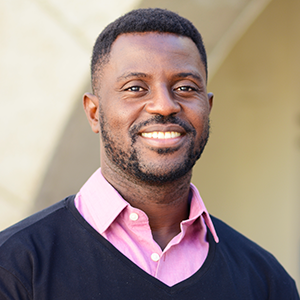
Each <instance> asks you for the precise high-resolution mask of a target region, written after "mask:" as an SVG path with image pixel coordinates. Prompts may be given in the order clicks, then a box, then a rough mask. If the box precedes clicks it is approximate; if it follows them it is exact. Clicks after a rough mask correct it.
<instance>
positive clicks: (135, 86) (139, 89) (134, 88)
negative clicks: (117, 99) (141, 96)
mask: <svg viewBox="0 0 300 300" xmlns="http://www.w3.org/2000/svg"><path fill="white" fill-rule="evenodd" d="M144 90H145V89H144V88H142V87H141V86H138V85H134V86H131V87H129V88H127V89H125V91H129V92H143V91H144Z"/></svg>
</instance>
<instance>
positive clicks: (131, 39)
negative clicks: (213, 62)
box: [104, 32, 206, 81]
mask: <svg viewBox="0 0 300 300" xmlns="http://www.w3.org/2000/svg"><path fill="white" fill-rule="evenodd" d="M159 69H169V70H174V72H176V71H185V69H186V71H197V72H200V73H201V76H202V77H203V79H204V81H206V74H205V67H204V64H203V62H202V60H201V57H200V53H199V51H198V48H197V47H196V45H195V43H194V42H193V41H192V40H191V39H190V38H188V37H184V36H178V35H176V34H170V33H155V32H147V33H128V34H122V35H120V36H118V38H117V39H116V40H115V41H114V43H113V44H112V48H111V52H110V54H109V61H108V63H107V64H106V66H104V72H105V73H106V71H107V72H115V73H122V72H126V71H143V72H145V71H149V72H152V71H155V70H157V71H158V70H159Z"/></svg>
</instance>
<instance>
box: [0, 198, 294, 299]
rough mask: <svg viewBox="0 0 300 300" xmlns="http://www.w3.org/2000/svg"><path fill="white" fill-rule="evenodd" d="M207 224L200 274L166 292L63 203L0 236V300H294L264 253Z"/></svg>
mask: <svg viewBox="0 0 300 300" xmlns="http://www.w3.org/2000/svg"><path fill="white" fill-rule="evenodd" d="M212 220H213V223H214V225H215V228H216V230H217V232H218V236H219V238H220V242H219V243H218V244H216V243H215V241H214V239H213V237H212V235H211V233H210V232H208V241H209V253H208V255H207V258H206V260H205V262H204V264H203V265H202V267H201V268H200V269H199V270H198V271H197V272H196V273H195V274H193V275H192V276H191V277H189V278H187V279H186V280H184V281H182V282H179V283H178V284H176V285H174V286H172V287H169V286H167V285H166V284H164V283H162V282H161V281H159V280H158V279H156V278H154V277H153V276H151V275H149V274H148V273H146V272H145V271H143V270H142V269H140V268H139V267H138V266H137V265H135V264H134V263H133V262H132V261H131V260H129V259H128V258H127V257H126V256H124V255H123V254H122V253H121V252H120V251H118V250H117V249H116V248H115V247H114V246H113V245H112V244H111V243H109V242H108V241H107V240H106V239H105V238H103V237H102V236H101V235H100V234H99V233H98V232H97V231H96V230H94V229H93V228H92V227H91V226H90V225H89V224H88V223H87V222H86V221H85V220H84V218H83V217H82V216H81V215H80V213H79V212H78V211H77V209H76V208H75V206H74V196H71V197H68V198H66V199H65V200H63V201H61V202H59V203H57V204H55V205H53V206H51V207H49V208H47V209H45V210H43V211H41V212H39V213H37V214H35V215H33V216H31V217H29V218H27V219H25V220H23V221H21V222H20V223H18V224H16V225H14V226H12V227H10V228H8V229H6V230H4V231H3V232H1V233H0V299H1V300H2V299H5V300H13V299H14V300H16V299H18V300H24V299H31V300H33V299H37V300H47V299H51V300H68V299H70V300H77V299H78V300H79V299H80V300H82V299H84V300H89V299H131V300H132V299H143V300H148V299H153V300H160V299H174V300H175V299H189V300H192V299H203V300H204V299H206V300H212V299H222V300H224V299H230V300H241V299H243V300H247V299H249V300H250V299H251V300H260V299H264V300H266V299H269V300H283V299H284V300H288V299H289V300H298V299H299V296H298V293H297V290H296V287H295V283H294V281H293V280H292V278H291V277H290V276H289V275H288V274H287V273H286V271H285V270H284V269H283V267H282V266H281V265H280V264H279V263H278V262H277V260H276V259H275V258H274V257H273V256H272V255H271V254H270V253H268V252H267V251H265V250H263V249H262V248H261V247H259V246H258V245H256V244H255V243H253V242H251V241H250V240H248V239H247V238H245V237H244V236H243V235H241V234H239V233H238V232H236V231H235V230H233V229H232V228H230V227H229V226H228V225H226V224H225V223H223V222H222V221H220V220H218V219H216V218H214V217H212Z"/></svg>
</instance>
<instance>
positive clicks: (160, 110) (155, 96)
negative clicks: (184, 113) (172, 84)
mask: <svg viewBox="0 0 300 300" xmlns="http://www.w3.org/2000/svg"><path fill="white" fill-rule="evenodd" d="M145 109H146V111H147V112H148V113H150V114H159V115H162V116H169V115H172V114H176V113H178V112H179V111H180V110H181V106H180V104H179V103H178V102H177V101H176V100H175V99H174V97H173V95H172V91H170V90H169V89H168V88H167V87H160V88H159V89H157V90H155V91H153V92H152V95H151V99H150V100H149V101H148V103H147V105H146V107H145Z"/></svg>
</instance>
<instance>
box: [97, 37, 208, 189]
mask: <svg viewBox="0 0 300 300" xmlns="http://www.w3.org/2000/svg"><path fill="white" fill-rule="evenodd" d="M99 82H100V87H99V89H98V94H97V96H98V99H99V118H100V128H101V139H102V143H101V166H102V168H106V167H109V168H112V169H113V170H117V171H121V174H124V175H125V176H127V177H128V176H129V177H131V178H133V179H135V180H136V179H138V180H142V181H146V182H151V183H165V182H169V181H172V180H174V179H178V178H180V177H181V176H184V175H185V174H187V173H188V172H190V171H191V169H192V167H193V165H194V164H195V162H196V160H197V159H198V158H199V157H200V155H201V153H202V150H203V148H204V146H205V144H206V142H207V139H208V134H209V113H210V109H211V105H212V95H211V94H209V95H207V92H206V74H205V68H204V65H203V63H202V61H201V58H200V54H199V52H198V49H197V47H196V45H195V44H194V43H193V41H192V40H191V39H189V38H187V37H180V36H177V35H174V34H157V33H141V34H123V35H121V36H119V37H118V38H117V39H116V41H115V42H114V43H113V45H112V49H111V53H110V56H109V62H108V63H107V64H105V65H104V68H103V71H102V73H101V79H100V80H99Z"/></svg>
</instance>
